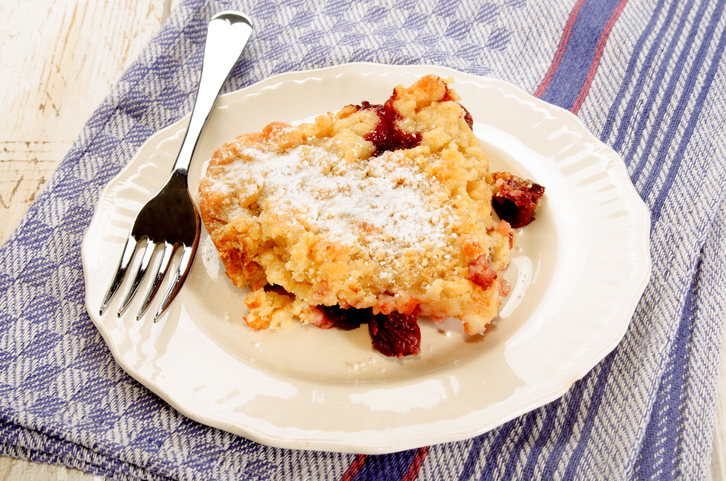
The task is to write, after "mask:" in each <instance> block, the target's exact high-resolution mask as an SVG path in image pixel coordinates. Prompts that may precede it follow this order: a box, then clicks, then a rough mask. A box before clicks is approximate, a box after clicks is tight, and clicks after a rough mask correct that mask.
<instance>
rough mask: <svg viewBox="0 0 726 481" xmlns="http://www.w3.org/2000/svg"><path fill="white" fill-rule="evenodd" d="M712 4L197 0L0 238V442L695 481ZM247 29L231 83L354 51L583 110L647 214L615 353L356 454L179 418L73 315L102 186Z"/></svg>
mask: <svg viewBox="0 0 726 481" xmlns="http://www.w3.org/2000/svg"><path fill="white" fill-rule="evenodd" d="M725 3H726V0H497V1H490V2H479V1H473V0H425V1H415V0H385V1H383V0H381V1H366V0H345V1H344V0H280V1H267V0H239V1H214V0H207V1H204V0H191V1H187V2H185V3H183V4H182V5H180V6H179V7H178V8H177V9H176V10H175V11H174V12H172V15H171V16H170V18H169V19H168V21H167V22H166V23H165V24H164V25H163V26H162V28H161V30H160V32H159V33H158V34H157V35H156V36H155V38H154V39H153V40H152V41H151V42H150V44H149V45H148V46H147V47H146V49H145V50H144V51H143V53H142V54H141V56H140V57H139V58H138V59H137V60H136V61H135V63H134V64H133V65H132V66H131V67H130V68H129V69H128V70H127V71H126V72H125V74H124V75H123V77H122V78H121V79H120V80H119V82H118V84H117V85H116V86H115V87H114V89H113V90H112V91H111V92H110V93H109V95H108V97H107V98H106V100H105V101H104V102H103V103H102V104H101V105H100V106H99V107H98V109H97V111H96V112H95V113H94V114H93V116H92V118H91V119H90V120H89V121H88V123H87V125H86V126H85V128H84V130H83V131H82V132H81V133H80V137H79V138H78V140H77V142H76V143H75V145H74V147H73V148H72V150H71V151H70V152H69V153H68V155H67V157H66V158H65V160H64V161H63V163H62V164H61V165H60V167H59V169H58V170H57V172H56V173H55V175H54V176H53V178H52V180H51V181H50V183H49V185H48V186H47V188H46V189H45V191H44V193H43V194H42V195H41V196H40V197H39V198H38V199H37V201H36V202H35V203H34V204H33V205H32V206H31V208H30V210H29V211H28V213H27V215H26V216H25V217H24V219H23V221H22V222H21V224H20V225H19V226H18V228H17V229H16V230H15V232H14V234H13V235H12V236H11V238H10V239H9V240H8V241H7V243H5V245H4V246H3V247H2V249H1V250H0V452H2V453H3V454H7V455H11V456H15V457H18V458H23V459H31V460H36V461H41V462H49V463H56V464H62V465H66V466H71V467H76V468H80V469H82V470H84V471H87V472H89V473H93V474H98V475H103V476H107V477H109V478H113V479H118V480H132V479H147V480H162V479H179V480H200V479H217V480H266V479H272V480H289V479H315V480H341V479H345V480H351V481H353V480H355V481H363V480H381V479H382V480H408V481H413V480H414V479H419V480H441V479H446V480H461V481H466V480H475V479H476V480H479V479H605V480H619V479H632V478H638V479H659V480H660V479H674V478H678V479H701V478H704V477H705V475H706V474H707V473H708V469H709V465H710V460H711V444H712V439H713V429H714V421H715V406H716V390H717V378H718V369H719V357H720V349H721V342H722V339H723V331H724V311H725V310H726V269H725V267H726V214H725V213H724V212H725V211H726V155H725V154H726V135H725V134H724V129H723V125H725V124H726V102H725V101H724V98H726V59H724V47H726V8H724V7H725V5H724V4H725ZM227 9H235V10H239V11H241V12H244V13H246V14H248V15H249V16H250V17H252V19H253V21H254V23H255V32H254V34H253V37H252V40H251V42H250V44H249V45H248V47H247V49H246V50H245V52H244V54H243V56H242V58H241V59H240V61H239V63H238V65H237V66H236V68H235V70H234V71H233V73H232V75H231V78H230V79H229V81H228V82H227V84H226V86H225V90H227V91H230V90H235V89H238V88H241V87H244V86H247V85H250V84H252V83H254V82H257V81H259V80H262V79H264V78H267V77H269V76H271V75H274V74H278V73H282V72H286V71H292V70H305V69H311V68H320V67H326V66H331V65H338V64H342V63H347V62H358V61H366V62H376V63H382V64H399V65H400V64H435V65H443V66H447V67H451V68H454V69H457V70H460V71H463V72H469V73H473V74H477V75H485V76H492V77H496V78H500V79H503V80H506V81H508V82H511V83H513V84H515V85H517V86H519V87H521V88H522V89H524V90H525V91H527V92H530V93H532V94H533V95H535V96H537V97H540V98H542V99H544V100H546V101H548V102H551V103H553V104H556V105H559V106H561V107H563V108H565V109H568V110H570V111H572V112H573V113H575V114H577V115H578V116H579V118H580V119H581V120H582V122H583V123H584V124H585V125H586V126H587V127H588V129H590V130H591V131H592V132H593V133H594V134H595V135H596V136H597V137H599V138H600V139H601V140H602V141H603V142H605V143H607V144H608V145H610V146H611V147H613V148H614V149H615V150H616V151H617V152H618V153H619V154H620V155H621V156H622V157H623V159H624V162H625V164H626V165H627V168H628V171H629V173H630V175H631V179H632V181H633V183H634V185H635V186H636V189H637V190H638V192H639V193H640V195H641V197H642V198H643V200H644V201H645V202H646V204H647V205H648V207H649V208H650V209H651V212H652V225H651V254H652V257H653V268H652V275H651V280H650V283H649V285H648V286H647V288H646V291H645V294H644V295H643V297H642V299H641V301H640V304H639V306H638V308H637V310H636V312H635V315H634V316H633V319H632V321H631V324H630V327H629V329H628V332H627V334H626V335H625V338H624V339H623V341H622V342H621V343H620V345H619V346H618V347H617V348H616V349H615V350H614V351H613V352H612V353H611V354H610V355H608V356H607V357H606V358H605V359H604V360H603V361H602V362H601V363H599V364H598V365H597V366H596V367H595V368H594V369H593V370H592V371H591V372H590V373H589V374H588V375H587V376H585V377H584V378H583V379H582V380H580V381H578V382H576V383H575V384H574V386H573V387H572V388H571V389H570V390H569V391H568V392H567V393H566V394H565V395H564V396H563V397H562V398H560V399H559V400H557V401H555V402H552V403H550V404H548V405H546V406H544V407H542V408H540V409H537V410H535V411H532V412H530V413H528V414H526V415H523V416H521V417H519V418H517V419H514V420H512V421H510V422H508V423H506V424H505V425H503V426H501V427H499V428H497V429H494V430H493V431H491V432H488V433H486V434H484V435H481V436H479V437H476V438H474V439H470V440H466V441H461V442H456V443H448V444H440V445H435V446H431V447H425V448H420V449H415V450H411V451H406V452H401V453H395V454H389V455H381V456H365V455H354V454H340V453H326V452H312V451H291V450H283V449H276V448H271V447H267V446H262V445H259V444H256V443H254V442H251V441H249V440H246V439H244V438H242V437H239V436H236V435H232V434H229V433H226V432H223V431H220V430H217V429H213V428H210V427H207V426H204V425H201V424H198V423H196V422H194V421H191V420H189V419H187V418H185V417H184V416H182V415H181V414H179V413H178V412H176V411H175V410H174V409H173V408H171V407H170V406H169V405H167V404H166V403H165V402H163V401H162V400H160V399H159V398H158V397H156V396H155V395H154V394H152V393H151V392H150V391H148V390H147V389H146V388H144V387H143V386H141V385H140V384H138V383H137V382H136V381H134V380H133V379H132V378H131V377H130V376H128V375H127V374H126V373H125V372H124V371H122V370H121V368H120V367H119V366H118V365H117V364H116V363H115V362H114V360H113V358H112V356H111V353H110V351H109V349H108V348H107V346H106V345H105V343H104V341H103V339H102V338H101V335H100V334H99V332H98V331H97V330H96V329H95V327H94V326H93V324H92V322H91V320H90V319H89V316H88V314H87V312H86V309H85V306H84V279H83V270H82V266H81V260H80V249H81V241H82V239H83V235H84V231H85V228H86V227H87V226H88V224H89V222H90V219H91V216H92V214H93V209H94V205H95V203H96V202H97V200H98V198H99V195H100V192H101V189H102V188H103V187H104V185H106V183H108V182H109V180H110V179H111V178H112V177H113V176H114V175H115V174H116V173H117V172H119V170H120V169H121V168H122V167H123V166H124V165H125V164H126V163H127V162H128V161H129V160H130V159H131V158H132V156H133V155H134V153H135V152H136V151H137V150H138V149H139V147H140V146H141V144H142V143H143V142H144V141H145V140H146V139H147V138H148V137H149V136H151V135H152V134H154V133H155V132H157V131H158V130H160V129H161V128H163V127H165V126H167V125H169V124H170V123H172V122H174V121H175V120H178V119H179V118H180V117H182V116H183V115H185V114H186V113H188V112H189V111H190V110H191V106H192V103H193V97H194V93H195V89H196V85H197V81H198V78H199V73H200V66H201V60H202V51H203V45H204V40H205V34H206V24H207V22H208V20H209V18H210V17H211V16H212V15H214V14H215V13H217V12H219V11H222V10H227Z"/></svg>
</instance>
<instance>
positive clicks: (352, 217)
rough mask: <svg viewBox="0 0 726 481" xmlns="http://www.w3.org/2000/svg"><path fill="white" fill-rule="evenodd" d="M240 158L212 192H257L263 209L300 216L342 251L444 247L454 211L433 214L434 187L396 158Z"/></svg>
mask: <svg viewBox="0 0 726 481" xmlns="http://www.w3.org/2000/svg"><path fill="white" fill-rule="evenodd" d="M241 153H242V155H241V158H240V159H237V160H235V161H234V162H233V163H232V164H229V166H228V169H227V170H226V174H225V175H224V176H221V177H219V178H217V179H216V185H215V187H214V188H218V189H224V190H225V191H229V190H230V187H231V186H234V188H236V189H239V186H240V185H241V184H246V185H247V186H248V187H249V188H245V191H249V189H258V191H259V198H258V200H257V202H258V204H259V205H260V206H261V207H263V208H264V203H265V202H270V201H273V202H274V203H275V206H276V207H275V208H276V210H277V211H278V212H280V210H281V209H282V210H283V211H285V210H288V211H289V213H290V215H292V214H293V213H294V212H296V211H297V212H300V211H301V210H302V211H304V212H305V213H306V216H307V217H308V219H309V220H310V221H311V222H312V223H313V224H314V225H317V228H318V230H319V232H321V233H330V234H332V235H333V236H335V237H336V238H337V240H338V241H339V242H341V243H344V244H353V243H354V242H356V243H358V244H362V245H366V244H367V245H368V246H370V248H372V249H375V250H379V249H383V250H387V251H388V250H398V249H402V248H410V247H418V246H420V245H421V244H422V243H423V242H428V243H429V244H430V245H431V246H434V247H435V246H439V245H443V244H444V243H445V239H446V229H445V226H446V224H448V222H449V218H450V217H451V216H452V215H454V214H453V211H452V210H451V209H450V208H448V207H440V208H434V207H432V205H431V199H430V198H429V197H430V195H431V194H432V193H433V191H432V182H435V181H433V180H432V179H430V178H427V176H426V175H425V174H424V173H423V172H421V170H420V168H419V167H418V166H414V165H410V164H409V163H408V162H410V161H408V160H407V159H406V158H405V157H404V156H403V154H401V153H400V152H387V153H386V154H384V155H381V156H379V157H374V158H370V159H367V160H364V161H360V162H355V163H353V164H349V165H345V164H344V163H343V162H342V161H341V160H340V159H338V158H337V157H336V156H335V155H334V154H332V153H330V152H327V151H325V150H323V149H321V148H318V147H311V146H306V145H303V146H300V147H297V148H295V149H292V150H290V151H288V152H287V153H283V154H278V153H275V152H266V151H261V150H257V149H251V148H248V149H245V150H243V151H242V152H241ZM245 159H247V160H245Z"/></svg>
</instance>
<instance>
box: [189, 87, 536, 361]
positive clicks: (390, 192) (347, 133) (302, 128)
mask: <svg viewBox="0 0 726 481" xmlns="http://www.w3.org/2000/svg"><path fill="white" fill-rule="evenodd" d="M451 82H452V80H451V79H442V78H439V77H437V76H432V75H430V76H425V77H423V78H421V79H420V80H418V81H417V82H416V83H414V84H413V85H411V86H410V87H404V86H397V87H396V88H395V89H394V91H393V94H392V95H391V97H390V98H389V99H388V100H387V101H386V102H385V103H384V104H382V105H372V104H370V103H368V102H363V103H361V104H360V105H348V106H345V107H343V108H342V109H341V110H340V111H339V112H337V113H334V114H333V113H328V114H324V115H320V116H318V117H317V118H316V119H315V121H314V122H313V123H306V124H301V125H299V126H292V125H289V124H285V123H279V122H278V123H271V124H269V125H267V126H266V127H265V128H263V129H262V131H261V132H255V133H248V134H243V135H240V136H239V137H237V138H236V139H235V140H234V141H232V142H229V143H227V144H225V145H224V146H222V147H221V148H220V149H219V150H217V151H216V152H215V153H214V155H213V157H212V159H211V161H210V163H209V167H208V169H207V172H206V175H205V176H204V177H203V178H202V180H201V181H200V185H199V192H200V211H201V216H202V220H203V222H204V224H205V227H206V229H207V231H208V232H209V234H210V237H211V239H212V241H213V242H214V245H215V246H216V248H217V251H218V253H219V256H220V258H221V260H222V262H223V263H224V265H225V268H226V271H227V275H228V276H229V278H230V279H231V280H232V281H233V282H234V284H235V285H237V286H238V287H240V288H246V287H249V288H250V290H251V292H250V293H249V294H248V296H247V299H246V301H245V303H246V305H247V306H248V307H249V312H248V313H247V315H246V316H245V321H246V323H247V324H248V325H249V326H250V327H252V328H254V329H268V328H285V327H287V326H289V325H291V323H292V322H296V321H301V322H303V323H309V324H314V325H316V326H318V327H322V328H331V327H338V328H342V329H352V328H356V327H358V326H360V325H361V324H363V323H367V324H368V329H369V332H370V334H371V337H372V342H373V346H374V347H375V348H376V349H377V350H378V351H380V352H382V353H383V354H385V355H389V356H398V357H402V356H405V355H415V354H418V353H419V350H420V331H419V327H418V317H419V316H427V317H429V318H431V319H433V320H434V321H439V320H443V319H446V318H449V317H454V318H457V319H459V320H461V322H462V324H463V328H464V330H465V332H466V333H467V334H469V335H474V334H479V333H482V332H483V331H484V329H485V328H486V326H487V324H488V323H489V322H490V321H491V320H492V319H493V318H494V317H495V316H496V314H497V309H498V307H499V305H500V301H499V298H500V296H506V295H507V294H508V292H509V286H508V284H507V283H506V281H505V280H504V277H503V275H502V274H503V272H504V270H505V269H506V268H507V266H508V265H509V257H510V249H511V248H512V246H513V243H514V234H513V232H512V230H511V229H512V226H514V227H517V228H518V227H522V226H524V225H526V224H528V223H529V222H531V221H532V219H533V218H534V211H535V209H536V207H537V205H538V203H539V201H540V199H541V197H542V195H543V193H544V188H543V187H541V186H539V185H537V184H535V183H533V182H531V181H527V180H523V179H521V178H519V177H517V176H515V175H512V174H510V173H506V172H505V173H495V174H490V172H489V166H488V160H487V158H486V156H485V155H484V153H483V152H482V150H481V148H480V146H479V141H478V140H477V138H476V137H475V136H474V134H473V132H472V130H471V127H472V119H471V116H470V115H469V113H468V112H467V110H466V109H465V108H464V107H462V106H461V104H460V103H459V100H460V98H459V96H458V95H457V94H456V92H455V91H454V90H453V89H451V88H450V87H449V85H450V84H451ZM493 206H494V209H495V210H496V214H497V215H496V216H495V215H493Z"/></svg>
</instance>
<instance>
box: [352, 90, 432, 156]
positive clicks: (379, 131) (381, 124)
mask: <svg viewBox="0 0 726 481" xmlns="http://www.w3.org/2000/svg"><path fill="white" fill-rule="evenodd" d="M394 100H395V95H393V96H392V97H391V98H390V99H388V100H387V101H386V103H385V104H383V105H373V104H371V103H370V102H363V104H362V105H361V106H360V107H359V108H360V109H362V110H369V109H370V110H375V111H376V114H377V115H378V119H379V120H378V125H376V128H375V129H373V130H372V131H370V132H369V133H368V134H366V136H365V139H366V140H367V141H369V142H373V145H374V146H375V147H376V150H375V152H373V155H372V156H373V157H377V156H379V155H381V154H382V153H383V152H386V151H392V150H400V149H411V148H413V147H416V146H417V145H418V144H420V143H421V134H410V133H408V132H406V131H404V130H401V129H399V128H398V127H397V126H396V121H397V120H398V119H399V118H401V116H400V115H399V114H398V112H396V109H394V108H393V101H394Z"/></svg>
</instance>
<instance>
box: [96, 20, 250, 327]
mask: <svg viewBox="0 0 726 481" xmlns="http://www.w3.org/2000/svg"><path fill="white" fill-rule="evenodd" d="M251 35H252V22H251V21H250V19H249V18H247V17H246V16H245V15H242V14H240V13H237V12H221V13H218V14H217V15H215V16H214V17H212V19H211V20H210V22H209V27H208V30H207V40H206V43H205V46H204V60H203V65H202V73H201V78H200V80H199V87H198V90H197V99H196V101H195V103H194V108H193V110H192V115H191V119H190V120H189V127H188V129H187V132H186V135H185V136H184V141H183V143H182V146H181V149H180V151H179V155H178V156H177V158H176V162H175V163H174V167H173V168H172V172H171V174H170V175H169V178H168V180H167V181H166V184H165V185H164V187H162V188H161V190H160V191H159V192H158V193H157V194H156V195H155V196H154V197H152V198H151V199H150V200H149V201H148V202H147V203H146V204H145V205H144V206H143V207H142V208H141V211H139V213H138V214H137V216H136V219H135V220H134V224H133V226H132V227H131V232H130V233H129V236H128V239H126V245H125V246H124V251H123V254H122V255H121V260H120V261H119V265H118V268H117V270H116V274H115V275H114V278H113V281H112V282H111V286H110V287H109V289H108V292H106V296H105V297H104V299H103V303H102V304H101V309H100V313H101V315H103V313H104V312H105V311H106V308H108V305H109V303H110V302H111V299H112V298H113V297H114V295H115V294H116V291H118V288H119V286H120V285H121V283H122V282H123V280H124V277H125V276H126V272H127V270H128V267H129V265H130V264H131V261H132V260H133V258H134V254H135V253H136V251H137V248H138V247H139V246H140V245H141V244H142V242H144V241H145V244H146V245H145V247H144V250H143V255H142V257H141V263H140V265H139V269H138V270H137V271H136V274H135V275H134V279H133V282H132V284H131V287H130V288H129V291H128V293H127V294H126V297H125V298H124V300H123V301H122V302H121V307H120V308H119V310H118V315H119V316H121V315H122V314H123V313H124V312H125V311H126V309H127V308H128V306H129V304H130V303H131V300H132V299H133V298H134V295H135V294H136V291H137V290H138V287H139V285H140V284H141V281H142V280H143V279H144V276H145V275H146V272H147V271H148V269H149V265H150V264H151V260H152V258H153V257H154V252H155V251H156V248H157V246H160V245H163V253H162V256H161V262H160V263H159V264H158V267H157V269H156V270H155V272H154V273H153V280H152V281H151V284H150V286H149V288H148V290H147V291H146V296H145V297H144V300H143V301H142V303H141V307H140V309H139V311H138V313H137V314H136V319H140V318H141V316H143V315H144V313H145V312H146V310H147V309H148V307H149V305H150V304H151V301H152V299H153V298H154V296H155V294H156V292H157V291H158V289H159V285H160V284H161V282H162V280H163V279H164V277H165V276H166V273H167V271H168V270H169V266H170V264H171V261H172V258H173V257H174V253H175V252H176V250H177V248H179V247H181V250H182V253H181V257H180V259H179V266H178V268H177V269H176V271H175V273H174V277H173V279H172V280H171V281H170V284H169V287H168V289H167V291H166V294H165V295H164V298H163V299H162V301H161V304H160V306H159V309H158V311H157V312H156V315H155V316H154V321H156V320H158V318H159V317H160V316H161V315H162V314H163V313H164V312H165V311H166V309H167V308H168V307H169V305H170V304H171V302H172V301H173V300H174V298H175V297H176V295H177V293H178V292H179V289H181V286H182V284H183V283H184V280H185V279H186V277H187V274H188V273H189V269H190V268H191V265H192V260H194V255H195V254H196V251H197V245H198V244H199V234H200V229H201V226H200V219H199V213H198V212H197V208H196V206H195V205H194V202H193V201H192V199H191V194H190V193H189V187H188V185H187V174H188V172H189V164H190V163H191V160H192V155H193V154H194V149H195V148H196V145H197V142H198V140H199V136H200V135H201V133H202V129H203V128H204V125H205V124H206V122H207V119H208V118H209V114H210V113H211V111H212V107H214V103H215V102H216V100H217V97H218V96H219V92H220V90H221V89H222V85H223V84H224V82H225V80H226V79H227V76H228V75H229V73H230V71H231V70H232V67H234V65H235V63H236V62H237V59H238V58H239V56H240V54H241V53H242V50H244V47H245V45H246V44H247V41H248V40H249V38H250V36H251Z"/></svg>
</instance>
